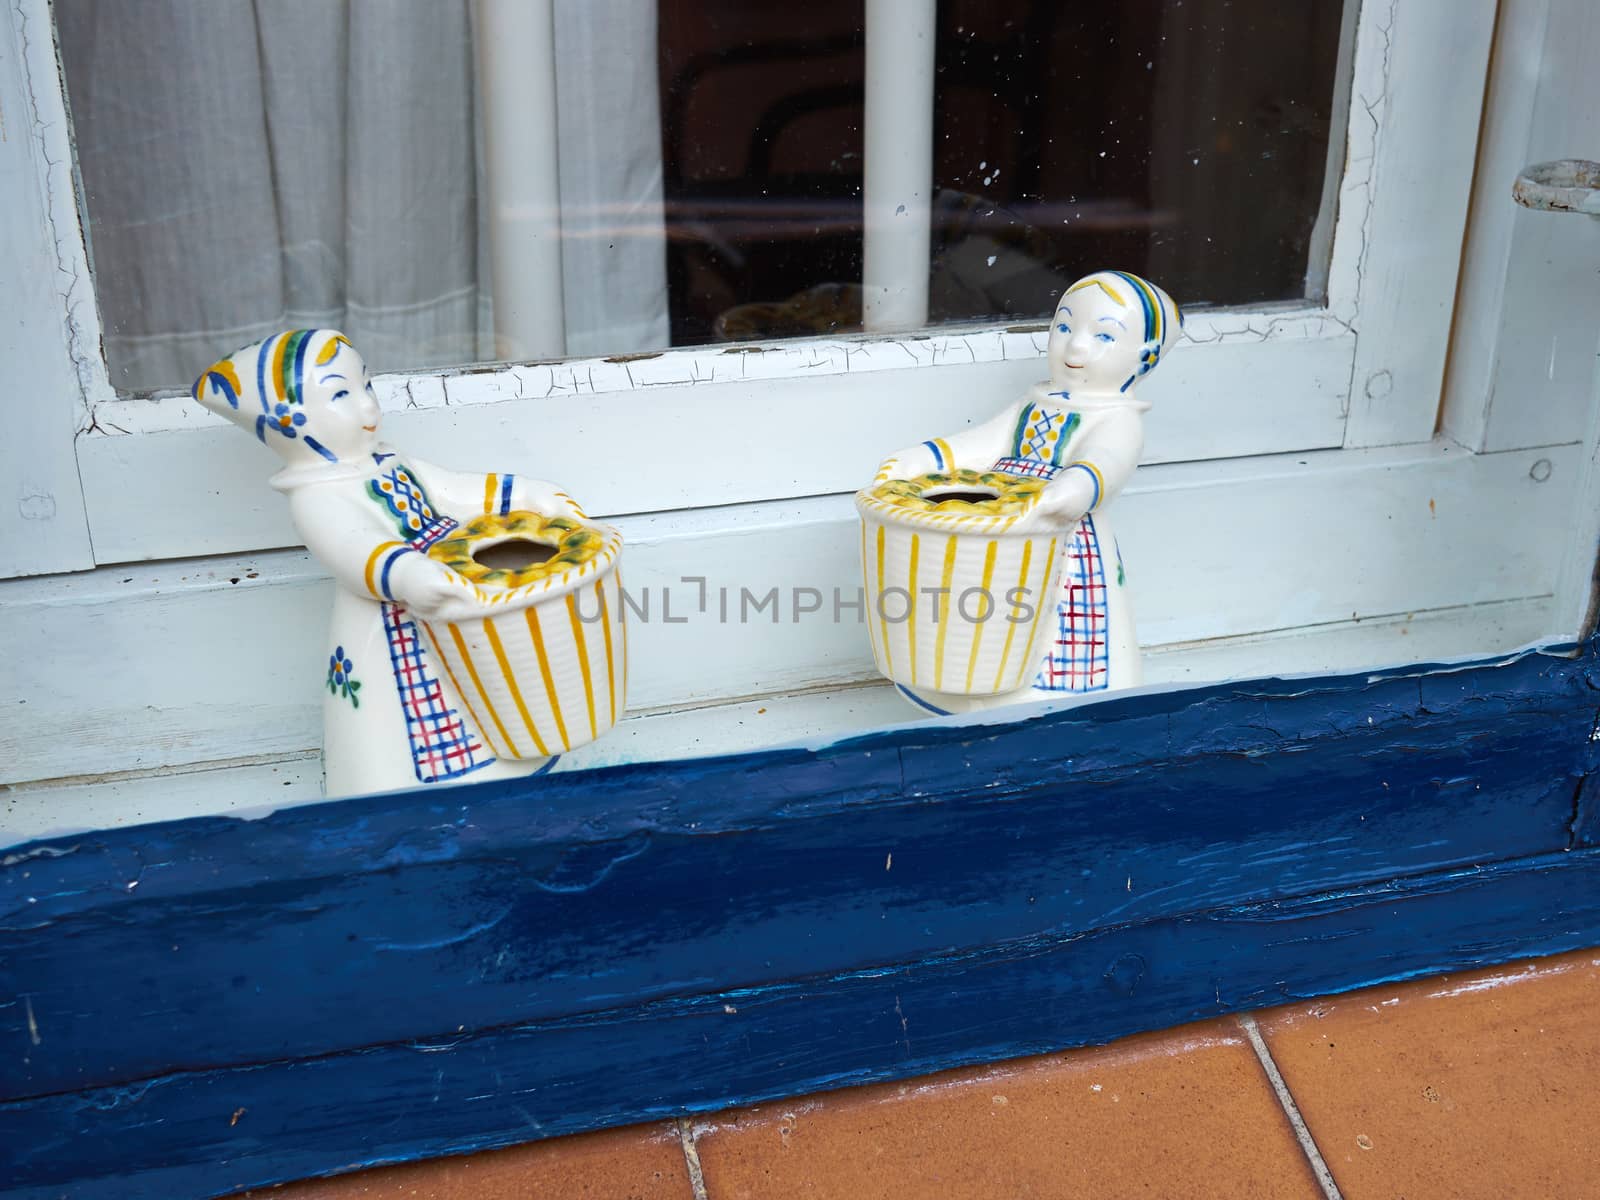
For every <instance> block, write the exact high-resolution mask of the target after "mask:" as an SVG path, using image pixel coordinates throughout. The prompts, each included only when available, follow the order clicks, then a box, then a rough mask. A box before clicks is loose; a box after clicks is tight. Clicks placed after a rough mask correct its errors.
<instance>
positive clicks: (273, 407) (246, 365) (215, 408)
mask: <svg viewBox="0 0 1600 1200" xmlns="http://www.w3.org/2000/svg"><path fill="white" fill-rule="evenodd" d="M348 345H350V339H349V338H347V337H345V336H344V334H342V333H340V332H338V331H337V330H334V329H291V330H289V331H288V332H287V333H280V334H276V335H274V336H272V337H269V338H268V339H267V340H266V341H264V342H258V343H256V344H255V345H253V346H246V347H245V348H244V349H243V350H240V351H238V352H237V353H235V354H232V355H230V356H228V357H227V358H225V359H222V360H221V361H220V362H215V363H212V364H211V366H209V367H207V368H206V369H205V370H204V371H203V372H201V375H200V378H199V379H197V380H195V383H194V389H193V395H194V398H195V399H196V400H198V401H199V402H200V403H201V404H203V405H205V406H206V407H207V408H209V409H210V410H211V411H212V412H215V413H220V414H221V415H222V416H225V417H227V418H228V419H229V420H231V421H233V422H235V423H236V424H239V425H244V426H246V427H247V428H248V427H249V426H250V425H251V424H252V422H253V423H254V426H255V434H256V437H258V438H260V439H261V441H262V442H263V443H265V442H266V440H267V434H268V433H269V432H270V433H275V434H277V435H278V436H279V437H283V438H286V439H290V440H294V439H299V440H300V441H301V442H302V444H303V445H305V446H306V448H307V449H309V450H312V451H314V452H315V453H317V454H319V455H321V456H322V457H323V458H325V459H327V460H328V461H329V462H337V461H339V460H338V457H337V456H336V455H335V454H334V453H333V451H331V450H329V449H328V448H327V447H326V446H324V445H323V444H322V443H321V442H319V441H317V439H316V438H315V437H314V436H313V435H312V433H311V431H310V430H309V429H305V428H304V426H305V424H306V414H305V411H304V405H303V392H304V388H305V381H306V378H305V373H306V360H307V358H310V359H311V360H312V362H313V364H314V365H316V366H319V367H323V366H327V365H328V364H329V363H331V362H332V361H333V359H334V357H335V356H336V355H337V354H338V353H339V349H340V347H341V346H348ZM252 392H253V394H254V395H253V400H254V403H252V402H251V401H252V395H251V393H252ZM258 408H259V411H257V409H258Z"/></svg>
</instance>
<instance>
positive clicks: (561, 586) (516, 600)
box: [457, 521, 622, 621]
mask: <svg viewBox="0 0 1600 1200" xmlns="http://www.w3.org/2000/svg"><path fill="white" fill-rule="evenodd" d="M584 524H586V525H588V526H589V528H591V529H593V530H595V531H596V532H598V533H599V534H600V535H601V536H602V537H603V538H604V539H605V540H604V541H603V542H602V543H601V546H600V550H599V552H598V553H596V554H595V556H594V557H593V558H591V559H589V560H588V561H587V562H582V563H578V564H576V565H575V566H571V567H568V568H567V569H566V570H564V571H562V572H561V573H560V574H558V575H549V576H546V577H545V578H543V579H536V580H534V581H533V582H531V583H524V584H520V585H518V586H517V587H514V588H486V587H484V586H483V585H482V584H480V583H474V582H472V581H471V580H470V579H467V578H466V576H464V575H463V576H461V579H462V582H463V583H464V584H465V585H466V586H467V587H468V588H470V589H471V590H472V596H473V599H474V600H476V601H477V602H478V606H479V608H481V609H482V611H481V612H480V613H478V614H477V615H478V616H482V617H492V616H494V615H495V614H496V613H500V612H504V611H506V610H508V609H519V608H527V607H529V606H530V605H533V604H537V603H538V602H539V601H541V600H549V599H556V598H558V597H561V596H564V595H566V594H567V593H568V592H573V591H576V590H577V589H578V588H579V587H581V586H583V585H584V584H585V583H587V582H589V581H590V580H592V579H599V578H600V577H602V576H604V575H606V574H607V573H608V572H610V573H614V572H615V570H616V568H617V566H618V563H619V561H620V559H621V557H622V531H621V530H620V529H618V528H617V527H616V526H614V525H605V524H602V523H600V522H599V521H586V522H584ZM457 574H458V575H460V572H457ZM465 619H466V620H469V621H470V620H472V619H473V618H472V617H467V618H465Z"/></svg>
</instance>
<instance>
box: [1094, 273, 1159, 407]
mask: <svg viewBox="0 0 1600 1200" xmlns="http://www.w3.org/2000/svg"><path fill="white" fill-rule="evenodd" d="M1091 287H1098V288H1099V289H1100V290H1101V291H1103V292H1105V293H1106V294H1107V295H1108V296H1110V297H1111V299H1112V300H1114V301H1116V302H1117V303H1118V304H1120V305H1121V306H1122V307H1123V308H1124V309H1125V310H1127V311H1130V312H1132V311H1135V310H1137V311H1139V312H1142V313H1143V315H1144V345H1142V346H1141V347H1140V348H1139V369H1138V370H1137V371H1136V372H1134V374H1132V375H1130V376H1129V377H1128V381H1127V382H1126V383H1124V384H1123V385H1122V388H1121V390H1122V391H1124V392H1125V391H1127V390H1128V389H1129V388H1130V387H1132V386H1133V384H1134V381H1135V380H1137V379H1138V378H1139V377H1140V376H1141V375H1148V374H1149V373H1150V372H1151V371H1153V370H1155V369H1156V365H1157V364H1158V363H1159V362H1160V361H1161V354H1162V351H1164V350H1165V349H1166V348H1167V347H1168V346H1170V345H1172V343H1173V342H1174V341H1176V340H1177V337H1178V333H1179V332H1180V331H1181V330H1182V328H1183V314H1182V313H1181V312H1179V311H1178V305H1177V304H1176V302H1174V301H1173V299H1172V297H1171V296H1169V295H1167V293H1166V292H1164V291H1162V290H1161V289H1160V288H1158V287H1157V286H1156V285H1155V284H1153V283H1151V282H1150V281H1149V280H1147V279H1141V278H1140V277H1139V276H1137V275H1134V274H1132V273H1131V272H1128V271H1096V272H1095V273H1094V274H1092V275H1085V276H1084V277H1083V278H1082V279H1080V280H1078V282H1077V283H1075V284H1073V285H1072V286H1071V287H1069V288H1068V289H1067V292H1066V294H1067V295H1068V296H1070V295H1072V293H1073V292H1077V291H1082V290H1083V289H1084V288H1091Z"/></svg>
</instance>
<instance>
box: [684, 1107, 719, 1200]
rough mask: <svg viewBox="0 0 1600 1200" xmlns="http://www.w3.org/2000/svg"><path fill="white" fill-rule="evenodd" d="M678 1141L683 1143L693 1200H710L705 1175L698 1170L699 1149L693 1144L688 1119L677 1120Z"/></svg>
mask: <svg viewBox="0 0 1600 1200" xmlns="http://www.w3.org/2000/svg"><path fill="white" fill-rule="evenodd" d="M678 1140H679V1141H680V1142H682V1143H683V1162H684V1165H685V1166H686V1167H688V1168H689V1186H690V1187H691V1188H692V1189H693V1190H694V1200H711V1197H710V1193H708V1192H707V1191H706V1175H705V1172H704V1171H702V1170H701V1169H700V1148H699V1147H698V1146H696V1145H695V1144H694V1130H692V1129H691V1128H690V1127H689V1118H688V1117H679V1118H678Z"/></svg>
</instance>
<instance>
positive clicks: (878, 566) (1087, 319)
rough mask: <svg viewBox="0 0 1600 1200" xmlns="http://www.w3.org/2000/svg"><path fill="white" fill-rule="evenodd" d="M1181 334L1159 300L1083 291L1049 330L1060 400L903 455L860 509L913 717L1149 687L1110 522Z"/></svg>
mask: <svg viewBox="0 0 1600 1200" xmlns="http://www.w3.org/2000/svg"><path fill="white" fill-rule="evenodd" d="M1180 326H1181V317H1180V314H1179V312H1178V308H1177V305H1176V304H1174V303H1173V301H1172V298H1171V297H1170V296H1168V295H1167V294H1166V293H1165V292H1164V291H1162V290H1161V289H1160V288H1158V287H1156V286H1155V285H1154V284H1151V283H1148V282H1147V281H1145V280H1143V279H1141V278H1139V277H1138V276H1136V275H1132V274H1129V273H1127V272H1125V271H1097V272H1095V273H1094V274H1092V275H1087V276H1085V277H1084V278H1082V279H1080V280H1078V281H1077V282H1076V283H1074V284H1073V285H1072V286H1071V287H1070V288H1068V289H1067V291H1066V293H1065V294H1064V295H1063V296H1062V297H1061V301H1060V304H1059V305H1058V306H1057V309H1056V313H1055V316H1054V318H1053V320H1052V324H1051V330H1050V337H1049V342H1048V345H1047V348H1046V354H1047V357H1048V359H1049V368H1050V380H1049V382H1048V383H1039V384H1035V385H1034V386H1033V387H1032V388H1031V389H1029V390H1028V392H1027V393H1026V394H1024V395H1023V396H1022V398H1021V399H1020V400H1017V401H1015V402H1014V403H1012V404H1010V405H1008V406H1007V407H1006V408H1005V409H1004V410H1002V411H1001V412H1000V413H999V414H997V415H996V416H995V417H994V418H993V419H991V420H989V421H986V422H984V423H983V424H981V425H978V426H975V427H973V428H970V429H967V430H965V431H963V432H961V433H957V434H952V435H951V436H948V437H943V438H934V439H932V440H931V441H927V442H923V443H922V444H921V445H918V446H913V447H911V448H909V449H906V450H901V451H900V452H899V453H897V454H895V455H893V456H892V457H890V458H888V459H887V460H885V461H884V463H883V464H882V466H881V467H880V468H879V470H878V475H877V478H876V480H875V481H874V484H873V487H871V488H869V489H866V490H864V491H863V492H861V493H859V495H858V497H857V508H858V511H860V513H861V515H862V519H863V527H862V536H863V542H862V559H863V571H864V574H865V577H866V582H867V594H868V596H869V597H874V596H876V598H877V599H876V608H875V610H874V611H873V612H871V613H870V614H869V617H870V620H869V625H870V626H871V627H872V632H873V649H874V654H875V657H876V658H877V661H878V666H879V669H880V670H882V671H883V672H884V674H886V675H887V676H889V678H891V679H892V680H894V681H895V683H896V684H897V685H898V686H899V687H900V689H901V690H902V691H903V692H904V693H905V694H906V696H907V698H908V699H910V700H912V701H913V702H914V703H916V704H918V705H920V706H921V707H923V708H926V709H930V710H932V711H935V712H941V713H943V712H954V711H967V710H970V709H974V708H984V707H989V706H992V705H996V704H1007V703H1015V702H1017V701H1021V700H1037V699H1041V698H1046V697H1051V696H1060V695H1062V694H1063V693H1086V692H1101V691H1107V690H1110V689H1113V688H1123V687H1131V686H1133V685H1135V684H1137V683H1139V681H1140V663H1139V643H1138V638H1137V636H1136V634H1135V632H1134V623H1133V607H1132V604H1131V603H1130V599H1129V594H1128V586H1127V574H1126V571H1125V570H1124V567H1123V562H1122V551H1121V547H1120V546H1119V545H1118V544H1117V538H1116V534H1115V532H1114V531H1113V529H1112V526H1111V522H1110V520H1109V518H1108V516H1107V513H1106V507H1107V505H1108V504H1110V503H1111V501H1112V500H1114V499H1115V498H1116V495H1117V493H1118V492H1120V491H1121V490H1122V488H1123V486H1124V485H1125V484H1126V483H1127V482H1128V479H1129V477H1130V476H1131V475H1132V474H1133V471H1134V467H1135V466H1136V465H1137V464H1138V461H1139V455H1140V452H1141V451H1142V449H1143V446H1144V428H1143V415H1144V413H1145V411H1146V410H1147V409H1148V408H1149V407H1150V406H1149V404H1148V403H1147V402H1146V401H1143V400H1141V399H1139V397H1138V394H1137V387H1138V384H1139V382H1140V380H1141V379H1143V377H1144V376H1146V375H1147V374H1149V373H1150V372H1151V371H1152V370H1154V369H1155V368H1156V366H1157V365H1158V364H1159V363H1160V361H1161V358H1162V355H1163V354H1165V353H1166V352H1167V350H1168V349H1169V348H1170V347H1171V346H1172V344H1173V342H1174V341H1176V339H1177V337H1178V334H1179V330H1180ZM901 592H903V593H904V594H905V595H904V596H902V595H901V594H900V593H901ZM886 595H887V596H888V599H887V600H886V599H885V596H886ZM907 597H909V598H911V599H913V600H914V602H915V603H914V605H913V606H909V607H908V606H907V605H906V604H905V603H904V600H905V598H907ZM986 597H987V599H986ZM897 618H898V619H897Z"/></svg>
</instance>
